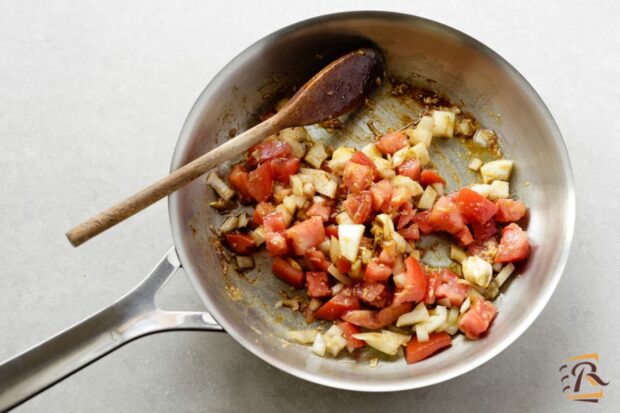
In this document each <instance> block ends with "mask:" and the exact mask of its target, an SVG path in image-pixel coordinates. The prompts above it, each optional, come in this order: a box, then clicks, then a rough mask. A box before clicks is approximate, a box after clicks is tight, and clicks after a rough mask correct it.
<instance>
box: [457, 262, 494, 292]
mask: <svg viewBox="0 0 620 413" xmlns="http://www.w3.org/2000/svg"><path fill="white" fill-rule="evenodd" d="M461 265H462V266H463V275H464V276H465V279H466V280H467V281H469V282H471V283H473V284H476V285H478V286H480V287H488V286H489V283H490V282H491V277H492V276H493V267H491V264H489V263H488V262H487V261H485V260H483V259H482V258H480V257H478V256H476V255H474V256H472V257H467V258H466V259H464V260H463V262H462V263H461Z"/></svg>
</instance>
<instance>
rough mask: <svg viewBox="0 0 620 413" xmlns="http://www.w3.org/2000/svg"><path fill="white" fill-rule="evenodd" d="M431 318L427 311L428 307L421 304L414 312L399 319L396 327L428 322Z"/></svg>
mask: <svg viewBox="0 0 620 413" xmlns="http://www.w3.org/2000/svg"><path fill="white" fill-rule="evenodd" d="M429 318H430V315H429V313H428V310H427V309H426V305H424V303H423V302H420V303H419V304H418V305H416V306H415V308H414V309H413V310H412V311H410V312H408V313H406V314H403V315H401V316H400V317H398V320H397V321H396V327H403V326H411V325H413V324H416V323H419V322H422V321H427V320H428V319H429Z"/></svg>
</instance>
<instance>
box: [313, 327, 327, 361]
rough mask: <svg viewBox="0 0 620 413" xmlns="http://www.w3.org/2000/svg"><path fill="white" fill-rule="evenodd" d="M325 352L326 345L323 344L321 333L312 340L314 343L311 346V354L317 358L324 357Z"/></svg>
mask: <svg viewBox="0 0 620 413" xmlns="http://www.w3.org/2000/svg"><path fill="white" fill-rule="evenodd" d="M326 350H327V345H326V344H325V340H324V339H323V336H322V335H321V333H317V335H316V337H315V338H314V343H313V344H312V352H313V353H314V354H316V355H317V356H321V357H323V356H325V351H326Z"/></svg>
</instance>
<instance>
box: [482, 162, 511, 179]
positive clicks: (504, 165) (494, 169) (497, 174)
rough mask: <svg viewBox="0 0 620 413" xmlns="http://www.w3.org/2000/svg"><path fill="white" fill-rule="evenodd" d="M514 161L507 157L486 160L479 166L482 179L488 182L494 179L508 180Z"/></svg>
mask: <svg viewBox="0 0 620 413" xmlns="http://www.w3.org/2000/svg"><path fill="white" fill-rule="evenodd" d="M513 165H514V162H513V161H511V160H508V159H499V160H497V161H491V162H487V163H485V164H484V165H482V166H481V167H480V173H481V174H482V180H483V181H484V183H485V184H488V183H490V182H492V181H495V180H500V181H508V180H509V179H510V173H511V172H512V166H513Z"/></svg>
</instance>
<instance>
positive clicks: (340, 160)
mask: <svg viewBox="0 0 620 413" xmlns="http://www.w3.org/2000/svg"><path fill="white" fill-rule="evenodd" d="M354 153H355V149H353V148H349V147H347V146H341V147H339V148H338V149H336V150H335V151H334V153H333V154H332V158H331V159H330V160H329V162H327V166H329V169H331V170H332V171H334V172H342V171H343V170H344V166H345V165H346V163H347V162H349V161H350V160H351V158H352V157H353V154H354Z"/></svg>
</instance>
